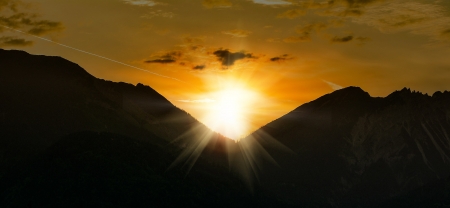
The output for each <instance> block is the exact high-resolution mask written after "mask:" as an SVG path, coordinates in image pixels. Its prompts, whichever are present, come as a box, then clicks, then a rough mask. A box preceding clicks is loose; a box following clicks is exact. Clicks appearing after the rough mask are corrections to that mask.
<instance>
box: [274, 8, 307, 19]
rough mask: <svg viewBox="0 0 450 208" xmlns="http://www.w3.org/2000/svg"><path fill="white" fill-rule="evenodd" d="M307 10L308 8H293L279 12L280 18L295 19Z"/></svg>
mask: <svg viewBox="0 0 450 208" xmlns="http://www.w3.org/2000/svg"><path fill="white" fill-rule="evenodd" d="M306 11H307V10H305V9H291V10H287V11H285V12H283V13H281V14H279V15H278V18H288V19H294V18H296V17H299V16H303V15H305V14H306Z"/></svg>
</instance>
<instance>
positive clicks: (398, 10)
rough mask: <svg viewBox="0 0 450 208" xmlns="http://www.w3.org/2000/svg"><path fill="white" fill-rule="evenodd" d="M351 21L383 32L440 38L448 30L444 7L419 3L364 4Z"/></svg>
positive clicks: (448, 18)
mask: <svg viewBox="0 0 450 208" xmlns="http://www.w3.org/2000/svg"><path fill="white" fill-rule="evenodd" d="M352 20H353V22H355V23H359V24H367V25H370V26H373V27H375V28H378V29H379V30H380V31H382V32H385V33H396V32H410V33H413V34H418V35H426V36H429V37H431V38H432V39H434V40H443V39H447V40H448V38H449V37H445V35H444V34H445V33H446V32H445V31H448V30H449V25H450V15H449V13H448V10H446V8H444V7H443V6H440V5H436V4H425V3H418V2H402V3H390V4H384V5H378V6H371V7H367V8H366V10H365V13H364V15H362V16H360V17H353V18H352Z"/></svg>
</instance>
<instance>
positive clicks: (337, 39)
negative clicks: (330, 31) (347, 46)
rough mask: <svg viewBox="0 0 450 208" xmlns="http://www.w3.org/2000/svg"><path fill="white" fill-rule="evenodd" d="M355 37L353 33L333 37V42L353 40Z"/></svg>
mask: <svg viewBox="0 0 450 208" xmlns="http://www.w3.org/2000/svg"><path fill="white" fill-rule="evenodd" d="M353 39H354V38H353V36H352V35H349V36H345V37H334V38H332V39H331V42H333V43H346V42H350V41H352V40H353Z"/></svg>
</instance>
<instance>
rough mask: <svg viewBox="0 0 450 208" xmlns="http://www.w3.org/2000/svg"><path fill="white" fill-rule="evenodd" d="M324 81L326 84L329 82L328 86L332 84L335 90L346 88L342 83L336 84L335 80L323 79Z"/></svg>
mask: <svg viewBox="0 0 450 208" xmlns="http://www.w3.org/2000/svg"><path fill="white" fill-rule="evenodd" d="M322 81H323V82H325V83H326V84H328V86H330V87H331V88H332V89H333V90H340V89H342V88H344V87H342V86H340V85H337V84H335V83H333V82H329V81H327V80H322Z"/></svg>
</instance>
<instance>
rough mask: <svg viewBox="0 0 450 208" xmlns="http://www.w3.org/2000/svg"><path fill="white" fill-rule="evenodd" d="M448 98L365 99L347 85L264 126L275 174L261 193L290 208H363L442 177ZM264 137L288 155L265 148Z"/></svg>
mask: <svg viewBox="0 0 450 208" xmlns="http://www.w3.org/2000/svg"><path fill="white" fill-rule="evenodd" d="M449 99H450V93H449V92H444V93H441V92H437V93H435V94H434V95H433V96H428V95H423V94H421V93H418V92H411V91H410V90H409V89H403V90H401V91H397V92H394V93H392V94H391V95H389V96H388V97H386V98H372V97H370V96H369V94H368V93H366V92H364V91H363V90H361V89H360V88H357V87H349V88H345V89H342V90H338V91H335V92H333V93H331V94H328V95H325V96H322V97H320V98H319V99H317V100H315V101H312V102H310V103H307V104H304V105H302V106H300V107H298V108H297V109H295V110H294V111H292V112H290V113H288V114H287V115H285V116H283V117H281V118H279V119H277V120H275V121H273V122H271V123H269V124H267V125H266V126H264V127H262V128H261V129H260V130H258V131H256V132H255V133H253V134H252V135H251V136H250V137H249V139H252V138H253V139H255V140H257V141H259V142H260V143H261V144H263V146H265V148H266V149H268V150H269V152H270V153H271V154H272V155H273V156H274V158H275V159H276V161H277V162H278V163H279V164H280V166H281V169H278V170H275V169H268V170H267V171H264V172H263V173H262V176H261V177H262V178H264V180H263V181H265V182H266V184H265V185H266V187H269V188H270V189H272V190H274V193H276V194H277V195H278V196H279V197H280V198H283V199H284V200H286V201H290V202H292V203H294V204H305V203H306V202H308V201H310V202H311V204H316V205H318V206H326V205H335V206H357V205H360V206H368V205H369V204H375V203H378V202H379V201H383V200H386V199H388V198H390V197H392V196H398V195H403V194H406V193H408V192H409V191H412V190H414V189H417V188H419V187H422V186H423V185H426V184H428V183H431V182H433V181H436V180H439V179H443V178H447V177H448V176H449V175H450V165H449V164H450V158H449V157H450V138H449V137H448V135H449V133H450V122H449V120H450V102H449ZM270 137H272V138H274V139H276V140H278V141H280V142H281V143H283V144H284V145H286V146H287V147H288V148H290V149H291V150H293V151H294V152H295V155H292V154H288V153H286V152H282V151H279V150H277V149H274V148H272V147H271V146H268V145H265V144H268V143H267V141H269V140H270Z"/></svg>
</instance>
